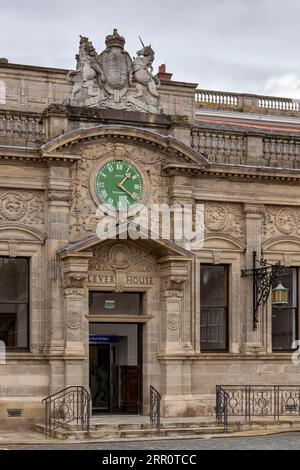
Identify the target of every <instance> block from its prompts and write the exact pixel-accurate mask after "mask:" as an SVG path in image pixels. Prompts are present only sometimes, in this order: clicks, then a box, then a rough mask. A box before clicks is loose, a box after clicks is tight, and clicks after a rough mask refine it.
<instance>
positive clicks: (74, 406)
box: [42, 386, 91, 436]
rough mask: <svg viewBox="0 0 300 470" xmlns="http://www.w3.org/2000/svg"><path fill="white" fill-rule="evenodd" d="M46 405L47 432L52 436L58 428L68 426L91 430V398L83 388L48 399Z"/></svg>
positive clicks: (75, 387) (58, 393)
mask: <svg viewBox="0 0 300 470" xmlns="http://www.w3.org/2000/svg"><path fill="white" fill-rule="evenodd" d="M42 403H43V404H44V405H45V432H46V434H47V435H48V436H51V435H52V434H53V433H54V431H55V430H56V429H57V428H58V427H64V426H66V425H67V424H74V425H77V426H80V430H81V431H87V432H89V430H90V406H91V396H90V394H89V392H88V391H87V390H86V389H85V388H84V387H82V386H72V387H68V388H65V389H64V390H61V391H60V392H57V393H55V394H53V395H50V396H49V397H47V398H44V400H43V401H42Z"/></svg>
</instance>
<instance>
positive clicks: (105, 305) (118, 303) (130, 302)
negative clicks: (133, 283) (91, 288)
mask: <svg viewBox="0 0 300 470" xmlns="http://www.w3.org/2000/svg"><path fill="white" fill-rule="evenodd" d="M89 312H90V315H140V314H141V313H142V294H140V293H134V292H124V293H122V294H116V293H113V292H90V310H89Z"/></svg>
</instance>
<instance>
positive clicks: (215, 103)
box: [195, 89, 300, 117]
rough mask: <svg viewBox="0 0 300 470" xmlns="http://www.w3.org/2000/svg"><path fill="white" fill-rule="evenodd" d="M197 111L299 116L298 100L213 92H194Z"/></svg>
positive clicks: (299, 103)
mask: <svg viewBox="0 0 300 470" xmlns="http://www.w3.org/2000/svg"><path fill="white" fill-rule="evenodd" d="M195 101H196V112H197V109H201V108H202V109H223V110H235V111H240V112H252V113H258V114H277V115H278V114H279V115H281V114H282V115H291V116H297V117H299V116H300V100H296V99H292V98H280V97H275V96H261V95H251V94H239V93H230V92H223V91H214V90H200V89H199V90H196V94H195Z"/></svg>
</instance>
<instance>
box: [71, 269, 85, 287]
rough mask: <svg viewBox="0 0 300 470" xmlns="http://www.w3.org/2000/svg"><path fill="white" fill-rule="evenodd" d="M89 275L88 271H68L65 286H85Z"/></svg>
mask: <svg viewBox="0 0 300 470" xmlns="http://www.w3.org/2000/svg"><path fill="white" fill-rule="evenodd" d="M87 277H88V275H87V274H86V273H75V272H67V273H65V287H66V288H68V287H80V288H83V287H84V283H85V281H86V279H87Z"/></svg>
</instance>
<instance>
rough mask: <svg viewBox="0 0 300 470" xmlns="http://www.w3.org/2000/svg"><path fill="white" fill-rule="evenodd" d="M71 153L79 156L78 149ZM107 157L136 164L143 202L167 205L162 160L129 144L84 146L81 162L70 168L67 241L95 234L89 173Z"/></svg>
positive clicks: (97, 218) (161, 156) (94, 203)
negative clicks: (68, 238) (70, 199)
mask: <svg viewBox="0 0 300 470" xmlns="http://www.w3.org/2000/svg"><path fill="white" fill-rule="evenodd" d="M72 151H73V152H74V153H76V152H78V153H81V152H82V147H80V148H79V147H77V146H74V147H73V148H72ZM80 151H81V152H80ZM110 158H111V159H128V160H130V161H132V162H133V163H136V164H138V165H139V168H140V169H141V170H142V172H143V182H144V192H145V201H144V202H145V203H155V204H161V203H168V202H169V178H168V177H165V176H162V174H161V168H162V165H164V164H165V163H166V161H167V158H166V157H164V156H163V155H157V154H155V153H153V152H151V151H150V150H148V149H145V148H139V147H136V146H133V145H123V144H110V143H105V144H96V143H93V144H90V145H87V146H85V147H84V150H83V153H82V160H80V161H79V162H78V163H77V164H76V165H74V169H73V171H72V204H71V209H70V214H71V224H70V238H71V240H78V239H80V238H82V237H84V236H86V234H87V233H95V231H96V227H97V224H98V222H99V221H100V217H99V216H98V215H97V204H96V200H95V197H93V195H92V193H91V187H90V181H91V177H92V174H93V172H95V171H96V170H97V168H100V166H101V162H102V161H104V160H106V159H110Z"/></svg>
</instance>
